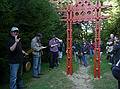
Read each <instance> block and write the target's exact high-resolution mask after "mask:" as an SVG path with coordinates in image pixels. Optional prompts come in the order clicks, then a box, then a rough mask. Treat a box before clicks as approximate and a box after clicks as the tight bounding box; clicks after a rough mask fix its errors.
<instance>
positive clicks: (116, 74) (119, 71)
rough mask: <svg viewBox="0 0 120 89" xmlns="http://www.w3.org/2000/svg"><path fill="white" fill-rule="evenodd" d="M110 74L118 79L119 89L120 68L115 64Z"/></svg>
mask: <svg viewBox="0 0 120 89" xmlns="http://www.w3.org/2000/svg"><path fill="white" fill-rule="evenodd" d="M112 74H113V76H114V77H115V78H116V79H117V80H118V89H120V68H118V67H116V66H115V67H113V68H112Z"/></svg>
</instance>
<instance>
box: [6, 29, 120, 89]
mask: <svg viewBox="0 0 120 89" xmlns="http://www.w3.org/2000/svg"><path fill="white" fill-rule="evenodd" d="M21 40H22V39H21V38H20V33H19V29H18V27H12V28H11V30H10V38H9V41H8V44H7V50H8V59H9V67H10V89H24V87H25V86H24V84H23V80H22V69H23V63H24V56H26V55H28V53H27V52H25V51H24V50H23V48H22V43H21ZM48 44H49V45H48V46H43V44H42V34H41V33H36V35H35V37H34V38H33V39H32V40H31V49H32V55H33V58H32V59H33V61H32V77H33V78H40V75H41V74H42V73H41V69H42V68H41V56H42V54H43V50H44V49H45V48H47V47H48V48H49V54H50V60H49V68H50V69H54V68H57V67H58V66H59V63H60V61H61V59H62V57H63V51H65V45H64V42H63V40H61V39H59V38H58V37H56V35H53V36H52V38H51V39H50V40H49V43H48ZM106 45H107V46H106V53H107V60H109V64H110V65H112V68H111V69H112V74H113V76H114V77H115V78H116V79H117V80H118V89H120V40H119V38H118V37H117V36H114V34H110V38H109V40H108V42H107V44H106ZM94 46H95V44H94V42H93V41H92V40H91V41H89V42H88V41H86V40H85V39H83V41H82V43H79V42H78V40H75V41H74V42H73V46H72V49H73V54H74V59H75V62H78V63H81V64H83V65H84V66H85V67H87V66H88V57H87V56H88V55H89V58H90V59H93V55H94ZM100 47H101V48H100V50H101V53H102V45H101V46H100Z"/></svg>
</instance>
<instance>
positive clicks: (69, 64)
mask: <svg viewBox="0 0 120 89" xmlns="http://www.w3.org/2000/svg"><path fill="white" fill-rule="evenodd" d="M66 62H67V69H66V72H67V74H69V75H72V73H73V70H72V9H71V6H70V5H69V6H68V8H67V59H66Z"/></svg>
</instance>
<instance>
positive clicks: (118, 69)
mask: <svg viewBox="0 0 120 89" xmlns="http://www.w3.org/2000/svg"><path fill="white" fill-rule="evenodd" d="M113 60H114V65H113V68H112V74H113V76H114V77H115V78H116V79H117V80H118V89H120V42H118V43H117V44H115V45H114V47H113Z"/></svg>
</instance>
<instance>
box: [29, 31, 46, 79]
mask: <svg viewBox="0 0 120 89" xmlns="http://www.w3.org/2000/svg"><path fill="white" fill-rule="evenodd" d="M41 38H42V34H41V33H37V34H36V36H35V37H34V38H33V39H32V40H31V48H32V50H33V52H32V53H33V68H32V76H33V78H40V77H39V75H40V74H41V54H42V49H44V48H46V47H44V46H42V44H41Z"/></svg>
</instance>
